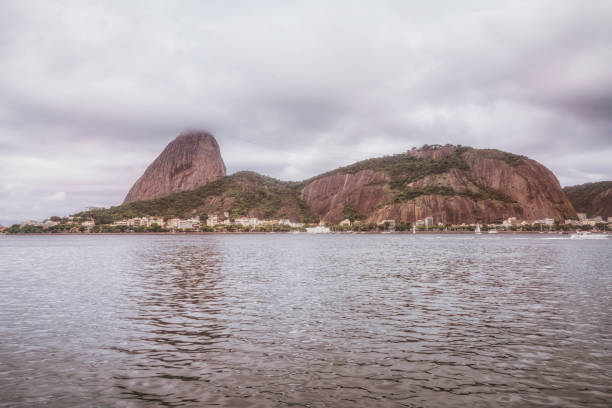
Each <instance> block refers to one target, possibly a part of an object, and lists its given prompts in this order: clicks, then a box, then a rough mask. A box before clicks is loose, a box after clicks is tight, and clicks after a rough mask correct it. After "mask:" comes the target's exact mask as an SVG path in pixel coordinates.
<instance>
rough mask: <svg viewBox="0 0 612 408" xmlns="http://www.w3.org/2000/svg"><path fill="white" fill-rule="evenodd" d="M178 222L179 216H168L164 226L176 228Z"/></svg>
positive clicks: (179, 221) (179, 220)
mask: <svg viewBox="0 0 612 408" xmlns="http://www.w3.org/2000/svg"><path fill="white" fill-rule="evenodd" d="M180 223H181V219H180V218H170V219H169V220H168V221H166V228H170V229H177V228H178V227H179V224H180Z"/></svg>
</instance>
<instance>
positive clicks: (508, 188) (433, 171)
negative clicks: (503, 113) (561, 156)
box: [302, 145, 575, 223]
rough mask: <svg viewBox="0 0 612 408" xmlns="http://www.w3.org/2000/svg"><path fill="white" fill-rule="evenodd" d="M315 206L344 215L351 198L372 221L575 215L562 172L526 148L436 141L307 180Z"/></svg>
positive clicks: (305, 192) (334, 217) (320, 212)
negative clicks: (519, 151) (523, 152)
mask: <svg viewBox="0 0 612 408" xmlns="http://www.w3.org/2000/svg"><path fill="white" fill-rule="evenodd" d="M302 198H303V199H304V200H305V201H306V202H307V203H308V205H309V206H310V208H311V209H312V212H313V214H315V215H317V216H319V217H321V218H322V219H323V220H325V221H329V222H338V221H340V220H341V219H342V218H343V208H344V206H345V205H350V206H351V207H353V208H354V209H356V210H357V211H358V212H359V213H360V214H362V215H364V216H365V217H366V218H367V221H368V222H380V221H382V220H385V219H394V220H396V221H398V222H415V221H416V220H418V219H423V218H425V217H429V216H432V217H434V222H436V223H437V222H444V223H462V222H465V223H475V222H481V223H489V222H495V221H501V220H502V219H505V218H508V217H517V218H519V219H522V220H527V221H534V220H537V219H542V218H554V219H556V220H559V221H563V220H564V219H566V218H572V217H574V216H575V211H574V208H573V207H572V204H571V203H570V202H569V200H568V199H567V197H566V196H565V194H564V192H563V190H562V189H561V186H560V185H559V182H558V180H557V178H556V177H555V176H554V175H553V174H552V173H551V172H550V170H548V169H547V168H545V167H544V166H542V165H541V164H539V163H537V162H536V161H534V160H530V159H528V158H526V157H523V156H517V155H513V154H510V153H504V152H501V151H498V150H478V149H472V148H463V147H459V146H450V145H447V146H436V147H427V148H425V149H419V150H412V151H409V152H407V153H405V154H403V155H396V156H390V157H388V158H380V159H374V160H369V161H364V162H360V163H356V164H355V165H352V166H348V167H346V168H342V169H338V170H336V171H333V172H330V173H327V174H326V175H322V176H320V177H316V178H315V179H313V180H311V181H308V182H306V185H305V187H304V188H303V189H302Z"/></svg>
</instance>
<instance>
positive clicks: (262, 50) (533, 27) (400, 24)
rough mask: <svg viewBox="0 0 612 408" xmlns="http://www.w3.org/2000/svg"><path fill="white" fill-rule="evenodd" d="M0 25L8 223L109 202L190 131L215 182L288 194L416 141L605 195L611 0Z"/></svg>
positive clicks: (289, 8) (79, 16) (8, 4)
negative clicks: (209, 156) (506, 156)
mask: <svg viewBox="0 0 612 408" xmlns="http://www.w3.org/2000/svg"><path fill="white" fill-rule="evenodd" d="M0 7H1V8H2V10H1V12H0V59H1V60H2V61H3V63H2V64H1V65H0V194H4V195H3V196H2V199H1V200H0V223H3V224H7V223H10V222H13V221H16V220H19V219H21V218H23V217H26V218H32V217H35V216H36V217H38V218H40V217H43V216H44V211H48V213H53V212H56V213H61V212H62V211H63V212H64V213H68V212H71V211H75V210H78V209H80V208H82V207H84V206H86V205H95V204H97V205H111V204H117V203H119V202H121V200H122V199H123V196H124V194H125V192H126V191H127V189H128V188H129V187H130V185H131V184H132V183H133V182H134V181H135V180H136V179H137V178H138V176H139V175H140V174H141V173H142V171H144V169H145V168H146V166H147V165H148V163H149V162H150V161H152V160H153V159H154V158H155V157H156V156H157V154H159V152H160V151H161V150H162V149H163V147H164V146H165V145H166V144H167V143H168V142H169V141H170V140H171V139H172V138H173V137H174V136H175V135H177V134H178V133H179V132H180V131H181V130H183V129H186V128H192V127H197V128H205V129H207V130H209V131H211V132H212V133H213V134H215V136H216V137H217V139H218V141H219V144H220V146H221V149H222V154H223V156H224V159H225V161H226V164H227V167H228V170H229V171H238V170H244V169H250V170H256V171H259V172H261V173H264V174H268V175H271V176H274V177H279V178H283V179H293V180H301V179H305V178H308V177H310V176H313V175H315V174H317V173H319V172H323V171H326V170H329V169H331V168H334V167H336V166H341V165H346V164H349V163H351V162H353V161H356V160H360V159H364V158H367V157H372V156H377V155H382V154H391V153H396V152H400V151H404V150H406V149H409V148H410V147H411V146H419V145H421V144H424V143H460V144H463V145H473V146H475V147H491V148H500V149H503V150H508V151H513V152H516V153H520V154H525V155H528V156H530V157H533V158H535V159H536V160H539V161H541V162H542V163H543V164H545V165H546V166H548V167H549V168H551V169H552V170H553V171H554V172H555V174H557V175H558V177H559V179H560V180H561V181H562V183H564V184H574V183H581V182H585V181H593V180H594V179H595V178H598V177H599V178H605V179H612V168H611V166H610V164H609V163H608V162H606V160H605V159H604V156H602V155H601V154H600V153H601V152H612V137H611V134H612V115H610V113H611V111H610V110H611V108H612V74H610V70H609V68H608V67H609V66H611V65H612V54H611V53H610V51H609V50H610V49H611V47H612V44H611V42H612V32H611V27H612V3H610V2H608V1H597V0H594V1H590V2H588V3H584V2H574V1H569V0H568V1H552V0H551V1H546V0H544V1H516V2H506V3H497V2H488V1H469V2H455V1H433V2H428V3H427V4H425V3H423V2H416V1H414V2H413V1H383V2H373V1H372V2H369V1H363V2H358V4H356V3H355V2H348V1H341V2H333V3H330V2H317V1H314V2H267V1H263V2H251V1H243V2H240V3H239V4H238V5H237V4H236V2H232V3H231V4H230V3H226V2H216V3H215V2H213V3H210V2H209V3H202V2H198V1H182V2H175V3H173V2H166V1H131V2H121V1H105V2H96V3H83V2H77V1H58V2H47V1H27V2H25V1H4V2H2V5H1V6H0ZM589 158H592V159H589ZM15 185H19V186H20V187H19V188H14V187H11V189H10V192H9V191H8V187H6V186H15ZM2 186H5V188H4V190H3V187H2ZM3 191H4V192H3ZM57 192H65V193H66V200H64V201H59V200H58V201H51V202H47V201H45V206H47V205H49V203H53V205H54V206H53V207H52V206H49V207H45V209H40V210H31V209H30V210H28V208H32V207H34V205H33V204H32V203H40V202H42V201H44V197H49V196H51V195H52V194H55V193H57ZM59 196H60V195H58V197H59ZM16 208H17V209H18V208H21V210H16ZM48 215H50V214H48Z"/></svg>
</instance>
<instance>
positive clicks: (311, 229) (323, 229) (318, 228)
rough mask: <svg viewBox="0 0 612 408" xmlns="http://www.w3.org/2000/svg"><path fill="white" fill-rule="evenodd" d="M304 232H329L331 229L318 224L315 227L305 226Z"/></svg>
mask: <svg viewBox="0 0 612 408" xmlns="http://www.w3.org/2000/svg"><path fill="white" fill-rule="evenodd" d="M306 232H307V233H309V234H329V233H330V232H331V231H330V229H329V228H328V227H324V226H322V225H319V226H317V227H311V228H306Z"/></svg>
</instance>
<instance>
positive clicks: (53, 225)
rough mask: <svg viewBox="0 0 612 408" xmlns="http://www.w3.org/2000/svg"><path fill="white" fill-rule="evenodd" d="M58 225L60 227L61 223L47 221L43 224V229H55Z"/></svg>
mask: <svg viewBox="0 0 612 408" xmlns="http://www.w3.org/2000/svg"><path fill="white" fill-rule="evenodd" d="M56 225H59V222H57V221H51V220H45V221H44V222H43V223H42V226H43V228H49V227H55V226H56Z"/></svg>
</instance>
